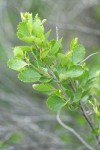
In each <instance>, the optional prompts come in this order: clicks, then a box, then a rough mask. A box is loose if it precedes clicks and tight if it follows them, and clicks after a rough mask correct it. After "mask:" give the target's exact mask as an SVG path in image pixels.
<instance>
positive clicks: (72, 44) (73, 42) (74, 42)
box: [70, 38, 78, 50]
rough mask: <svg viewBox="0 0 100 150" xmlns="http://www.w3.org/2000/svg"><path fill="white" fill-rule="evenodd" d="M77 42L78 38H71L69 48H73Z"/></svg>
mask: <svg viewBox="0 0 100 150" xmlns="http://www.w3.org/2000/svg"><path fill="white" fill-rule="evenodd" d="M77 43H78V38H75V39H73V40H72V41H71V43H70V49H71V50H73V48H74V47H75V46H76V45H77Z"/></svg>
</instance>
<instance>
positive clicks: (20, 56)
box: [14, 46, 24, 58]
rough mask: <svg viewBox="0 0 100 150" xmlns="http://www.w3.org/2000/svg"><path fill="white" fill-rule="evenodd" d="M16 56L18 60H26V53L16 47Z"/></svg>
mask: <svg viewBox="0 0 100 150" xmlns="http://www.w3.org/2000/svg"><path fill="white" fill-rule="evenodd" d="M14 56H15V57H18V58H24V53H23V51H22V49H21V48H20V47H19V46H17V47H14Z"/></svg>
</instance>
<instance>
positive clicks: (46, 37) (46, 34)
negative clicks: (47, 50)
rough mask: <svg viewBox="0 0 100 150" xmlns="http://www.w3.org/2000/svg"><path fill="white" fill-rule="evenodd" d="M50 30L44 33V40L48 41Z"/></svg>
mask: <svg viewBox="0 0 100 150" xmlns="http://www.w3.org/2000/svg"><path fill="white" fill-rule="evenodd" d="M50 33H51V30H49V31H48V32H47V33H45V39H46V40H48V38H49V36H50Z"/></svg>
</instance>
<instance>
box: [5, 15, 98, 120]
mask: <svg viewBox="0 0 100 150" xmlns="http://www.w3.org/2000/svg"><path fill="white" fill-rule="evenodd" d="M45 21H46V20H45V19H44V20H41V19H40V18H39V17H38V14H37V15H36V16H35V17H34V19H33V17H32V14H31V13H27V12H26V13H21V22H20V23H19V25H18V28H17V37H18V38H19V39H20V40H21V41H24V42H25V45H24V46H16V47H14V49H13V52H14V57H13V58H11V59H9V61H8V66H9V68H11V69H13V70H16V71H18V78H19V80H21V81H23V82H32V83H33V85H32V87H33V88H34V89H35V90H37V91H40V92H45V93H46V94H48V99H47V105H48V107H49V108H50V109H52V110H54V111H58V110H59V109H61V108H62V107H64V106H65V107H66V108H70V109H71V110H77V109H80V108H81V102H82V103H84V104H90V103H91V105H93V109H94V112H95V113H97V114H98V117H100V111H99V110H98V111H95V109H96V110H97V108H95V105H94V104H93V101H92V100H91V99H92V98H93V94H92V92H93V89H96V88H97V87H96V86H95V82H97V80H100V79H99V77H98V76H95V77H92V76H91V75H90V72H89V68H88V66H87V64H86V63H84V61H83V60H84V57H85V53H86V51H85V48H84V46H83V45H82V44H79V42H78V39H77V38H75V39H73V40H72V41H71V43H70V48H69V50H68V51H66V52H65V53H63V51H62V50H63V48H62V38H61V39H59V40H55V39H53V40H49V36H50V32H51V31H48V32H45V31H44V22H45ZM82 62H83V63H82ZM94 94H95V93H94ZM95 103H96V100H95ZM96 107H97V106H96Z"/></svg>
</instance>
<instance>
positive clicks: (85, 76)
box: [79, 70, 89, 86]
mask: <svg viewBox="0 0 100 150" xmlns="http://www.w3.org/2000/svg"><path fill="white" fill-rule="evenodd" d="M88 79H89V72H88V71H87V70H85V71H84V73H83V74H82V76H81V77H80V78H79V81H80V84H81V86H84V85H85V84H86V83H87V81H88Z"/></svg>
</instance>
